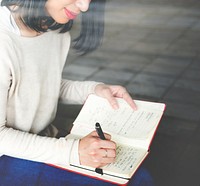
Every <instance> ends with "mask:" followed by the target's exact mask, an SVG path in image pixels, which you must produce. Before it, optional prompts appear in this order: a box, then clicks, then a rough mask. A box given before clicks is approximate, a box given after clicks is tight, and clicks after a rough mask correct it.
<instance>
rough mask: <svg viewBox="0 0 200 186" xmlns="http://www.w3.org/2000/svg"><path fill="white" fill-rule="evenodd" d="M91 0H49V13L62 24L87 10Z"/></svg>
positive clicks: (47, 3)
mask: <svg viewBox="0 0 200 186" xmlns="http://www.w3.org/2000/svg"><path fill="white" fill-rule="evenodd" d="M90 2H91V0H47V2H46V5H45V8H46V11H47V13H48V14H49V15H50V16H51V17H52V18H53V19H54V20H55V21H56V22H57V23H60V24H65V23H67V22H69V20H71V19H75V18H76V17H77V15H78V14H80V12H86V11H87V10H88V8H89V4H90Z"/></svg>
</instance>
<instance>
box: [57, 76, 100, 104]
mask: <svg viewBox="0 0 200 186" xmlns="http://www.w3.org/2000/svg"><path fill="white" fill-rule="evenodd" d="M98 84H102V83H100V82H94V81H71V80H66V79H63V80H62V82H61V89H60V99H61V101H64V102H66V103H76V104H83V103H84V102H85V100H86V98H87V97H88V95H89V94H92V93H94V89H95V87H96V85H98Z"/></svg>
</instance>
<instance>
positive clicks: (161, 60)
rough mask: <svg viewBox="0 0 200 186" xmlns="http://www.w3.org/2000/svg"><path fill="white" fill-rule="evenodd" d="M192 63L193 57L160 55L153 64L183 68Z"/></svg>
mask: <svg viewBox="0 0 200 186" xmlns="http://www.w3.org/2000/svg"><path fill="white" fill-rule="evenodd" d="M191 63H192V59H191V58H188V57H185V58H184V57H174V56H158V57H157V58H156V59H155V60H154V61H153V65H157V66H162V65H163V66H165V67H166V66H168V67H172V68H180V69H183V68H185V67H187V66H188V65H189V64H191Z"/></svg>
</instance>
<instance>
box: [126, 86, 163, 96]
mask: <svg viewBox="0 0 200 186" xmlns="http://www.w3.org/2000/svg"><path fill="white" fill-rule="evenodd" d="M126 88H127V90H128V91H129V92H130V93H131V94H133V95H136V96H137V95H140V96H145V97H151V98H156V99H157V100H160V99H161V98H162V97H163V94H164V93H165V91H166V88H165V87H163V86H157V85H156V86H155V85H152V84H141V83H129V84H128V85H127V86H126Z"/></svg>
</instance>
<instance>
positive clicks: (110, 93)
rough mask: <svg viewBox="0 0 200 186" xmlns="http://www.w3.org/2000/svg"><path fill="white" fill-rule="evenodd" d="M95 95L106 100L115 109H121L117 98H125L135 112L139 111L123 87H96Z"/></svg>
mask: <svg viewBox="0 0 200 186" xmlns="http://www.w3.org/2000/svg"><path fill="white" fill-rule="evenodd" d="M95 94H96V95H98V96H100V97H103V98H106V99H107V100H108V102H109V103H110V104H111V106H112V107H113V108H114V109H118V108H119V105H118V103H117V100H116V99H115V98H116V97H118V98H123V99H124V100H125V101H126V102H127V103H128V104H129V105H130V106H131V108H133V110H136V109H137V106H136V104H135V102H134V101H133V99H132V98H131V96H130V94H129V93H128V92H127V90H126V88H124V87H123V86H120V85H106V84H98V85H97V86H96V87H95Z"/></svg>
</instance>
